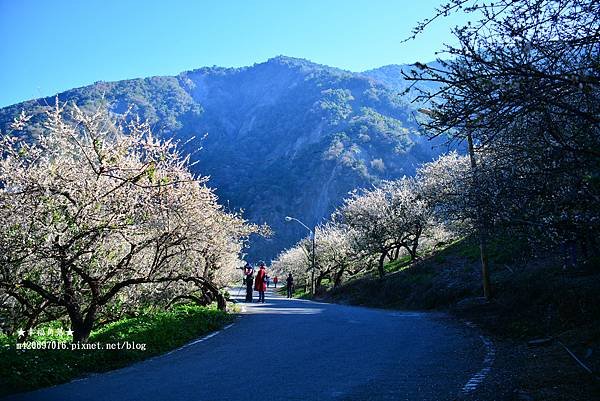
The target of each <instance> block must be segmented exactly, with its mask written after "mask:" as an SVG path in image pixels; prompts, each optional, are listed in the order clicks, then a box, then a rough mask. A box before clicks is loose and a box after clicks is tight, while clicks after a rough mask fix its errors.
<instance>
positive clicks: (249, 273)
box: [244, 262, 294, 303]
mask: <svg viewBox="0 0 600 401" xmlns="http://www.w3.org/2000/svg"><path fill="white" fill-rule="evenodd" d="M285 281H286V287H287V296H288V298H291V297H292V293H293V290H294V277H293V276H292V273H290V274H289V275H288V277H287V279H286V280H285ZM278 282H279V278H278V277H277V276H275V277H273V283H274V284H275V288H277V283H278ZM244 284H245V285H246V302H253V300H252V298H253V296H254V291H258V302H261V303H264V302H265V291H267V288H268V287H269V285H270V284H271V278H270V277H269V275H268V274H267V269H266V268H265V264H264V263H263V262H261V263H260V264H259V267H258V272H257V273H256V277H254V268H253V267H252V265H251V264H250V263H247V264H246V266H245V267H244Z"/></svg>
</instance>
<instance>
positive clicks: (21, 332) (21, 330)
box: [17, 329, 25, 337]
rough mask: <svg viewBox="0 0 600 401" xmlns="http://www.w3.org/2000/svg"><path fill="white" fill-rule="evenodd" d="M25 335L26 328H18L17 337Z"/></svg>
mask: <svg viewBox="0 0 600 401" xmlns="http://www.w3.org/2000/svg"><path fill="white" fill-rule="evenodd" d="M24 335H25V330H23V329H19V330H17V337H23V336H24Z"/></svg>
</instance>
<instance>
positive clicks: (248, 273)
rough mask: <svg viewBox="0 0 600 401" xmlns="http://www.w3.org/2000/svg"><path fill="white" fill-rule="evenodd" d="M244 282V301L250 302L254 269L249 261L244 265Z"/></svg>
mask: <svg viewBox="0 0 600 401" xmlns="http://www.w3.org/2000/svg"><path fill="white" fill-rule="evenodd" d="M244 284H246V302H252V295H253V291H252V284H254V269H253V268H252V265H250V263H246V266H245V267H244Z"/></svg>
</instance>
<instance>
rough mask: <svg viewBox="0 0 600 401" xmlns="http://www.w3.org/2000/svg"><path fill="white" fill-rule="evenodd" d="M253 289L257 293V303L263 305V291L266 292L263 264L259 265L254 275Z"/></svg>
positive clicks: (265, 275)
mask: <svg viewBox="0 0 600 401" xmlns="http://www.w3.org/2000/svg"><path fill="white" fill-rule="evenodd" d="M254 289H255V290H256V291H258V302H262V303H265V291H266V290H267V271H266V270H265V264H264V263H263V262H261V263H260V269H258V273H256V280H254Z"/></svg>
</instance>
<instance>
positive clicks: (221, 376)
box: [9, 293, 489, 401]
mask: <svg viewBox="0 0 600 401" xmlns="http://www.w3.org/2000/svg"><path fill="white" fill-rule="evenodd" d="M240 305H243V306H244V307H243V311H242V313H241V314H240V317H239V318H238V319H237V320H236V321H235V323H234V324H233V325H231V326H230V327H228V328H227V329H224V330H221V331H219V332H218V333H217V334H215V335H212V336H210V337H209V338H205V339H203V340H201V341H197V342H195V343H193V344H189V345H187V346H185V347H183V348H181V349H179V350H176V351H175V352H171V353H169V354H166V355H162V356H158V357H155V358H152V359H150V360H147V361H143V362H140V363H136V364H134V365H132V366H129V367H126V368H123V369H119V370H116V371H112V372H108V373H104V374H97V375H92V376H89V377H87V378H84V379H79V380H75V381H73V382H70V383H67V384H63V385H59V386H55V387H50V388H47V389H42V390H39V391H35V392H31V393H25V394H19V395H16V396H14V397H12V398H9V399H10V400H44V401H53V400H56V401H71V400H73V401H75V400H76V401H92V400H93V401H100V400H110V401H125V400H131V401H153V400H157V401H178V400H182V401H183V400H185V401H188V400H190V401H191V400H198V401H213V400H214V401H217V400H218V401H222V400H234V401H244V400H260V401H269V400H286V401H293V400H298V401H305V400H357V401H359V400H360V401H366V400H456V399H463V398H464V397H469V395H468V393H469V392H472V391H475V389H476V387H477V385H478V383H479V382H480V381H481V380H480V379H483V376H485V373H486V369H487V368H486V367H485V366H484V365H485V364H486V363H488V362H489V355H487V354H489V349H486V347H488V345H487V344H486V343H484V342H483V341H482V338H481V337H480V336H479V334H478V333H477V331H476V330H475V329H473V328H469V327H467V326H465V325H464V324H461V323H459V322H456V321H454V320H452V319H450V318H447V317H445V316H444V315H441V314H439V315H438V314H427V313H414V312H398V311H386V310H377V309H368V308H361V307H351V306H344V305H334V304H323V303H316V302H310V301H304V300H288V299H285V298H282V297H279V296H276V295H274V294H273V293H268V294H267V302H266V303H264V304H240ZM487 370H488V371H489V369H487Z"/></svg>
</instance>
